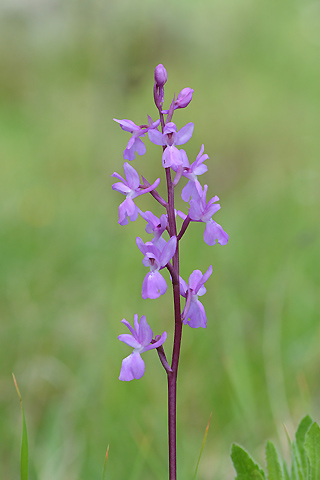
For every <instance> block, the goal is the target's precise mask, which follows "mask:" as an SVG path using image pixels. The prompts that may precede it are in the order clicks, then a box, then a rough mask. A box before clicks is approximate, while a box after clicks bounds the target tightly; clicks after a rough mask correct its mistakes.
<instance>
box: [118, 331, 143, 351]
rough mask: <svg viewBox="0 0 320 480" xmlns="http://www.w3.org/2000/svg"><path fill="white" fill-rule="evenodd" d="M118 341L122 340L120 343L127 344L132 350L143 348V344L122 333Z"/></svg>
mask: <svg viewBox="0 0 320 480" xmlns="http://www.w3.org/2000/svg"><path fill="white" fill-rule="evenodd" d="M118 340H120V342H123V343H126V344H127V345H129V347H132V348H140V347H141V344H140V343H139V342H138V340H137V339H135V338H134V337H133V336H132V335H130V334H129V333H122V334H121V335H118Z"/></svg>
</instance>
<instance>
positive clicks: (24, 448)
mask: <svg viewBox="0 0 320 480" xmlns="http://www.w3.org/2000/svg"><path fill="white" fill-rule="evenodd" d="M12 377H13V381H14V385H15V387H16V390H17V394H18V397H19V400H20V406H21V412H22V441H21V465H20V468H21V470H20V472H21V473H20V475H21V480H28V434H27V424H26V418H25V415H24V410H23V405H22V398H21V394H20V390H19V388H18V384H17V380H16V377H15V376H14V374H12Z"/></svg>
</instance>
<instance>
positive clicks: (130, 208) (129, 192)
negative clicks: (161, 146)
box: [111, 162, 160, 225]
mask: <svg viewBox="0 0 320 480" xmlns="http://www.w3.org/2000/svg"><path fill="white" fill-rule="evenodd" d="M123 169H124V173H125V175H126V180H125V179H124V178H123V177H121V175H119V174H118V173H117V172H114V173H113V174H112V175H111V176H112V177H115V178H117V179H118V180H121V181H120V182H117V183H114V184H113V185H112V189H113V190H117V191H118V192H120V193H123V194H124V195H126V199H125V200H124V201H123V202H122V203H121V204H120V205H119V222H118V223H120V225H127V224H128V217H129V219H130V220H131V222H134V221H135V220H137V218H138V215H139V208H138V207H137V206H136V205H135V203H134V201H133V199H134V198H135V197H138V196H139V195H143V194H144V193H148V192H151V191H152V190H154V189H155V188H157V186H158V185H159V183H160V178H158V179H157V180H156V181H155V182H154V183H153V184H152V185H150V186H149V187H147V188H141V187H140V179H139V174H138V172H137V171H136V170H135V169H134V168H133V167H132V166H131V165H130V164H129V163H128V162H125V163H124V165H123Z"/></svg>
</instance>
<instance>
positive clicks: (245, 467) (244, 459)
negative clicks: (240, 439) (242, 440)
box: [231, 444, 265, 480]
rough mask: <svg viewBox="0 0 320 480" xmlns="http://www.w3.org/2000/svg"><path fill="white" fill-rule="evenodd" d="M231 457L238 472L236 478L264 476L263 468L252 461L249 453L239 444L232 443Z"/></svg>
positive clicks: (258, 477)
mask: <svg viewBox="0 0 320 480" xmlns="http://www.w3.org/2000/svg"><path fill="white" fill-rule="evenodd" d="M231 458H232V461H233V465H234V468H235V469H236V472H237V474H238V475H237V476H236V480H258V479H263V478H265V474H264V472H263V470H261V468H260V467H259V466H258V465H257V464H256V463H254V461H253V460H252V458H251V457H250V455H249V454H248V453H247V452H246V451H245V450H244V449H243V448H242V447H240V446H239V445H236V444H233V445H232V451H231Z"/></svg>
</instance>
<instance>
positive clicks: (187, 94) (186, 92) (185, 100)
mask: <svg viewBox="0 0 320 480" xmlns="http://www.w3.org/2000/svg"><path fill="white" fill-rule="evenodd" d="M192 94H193V89H192V88H189V87H186V88H183V89H182V90H181V92H180V93H179V95H178V96H177V100H176V101H175V105H174V106H175V108H185V107H187V106H188V105H189V103H190V102H191V100H192Z"/></svg>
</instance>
